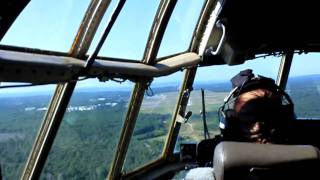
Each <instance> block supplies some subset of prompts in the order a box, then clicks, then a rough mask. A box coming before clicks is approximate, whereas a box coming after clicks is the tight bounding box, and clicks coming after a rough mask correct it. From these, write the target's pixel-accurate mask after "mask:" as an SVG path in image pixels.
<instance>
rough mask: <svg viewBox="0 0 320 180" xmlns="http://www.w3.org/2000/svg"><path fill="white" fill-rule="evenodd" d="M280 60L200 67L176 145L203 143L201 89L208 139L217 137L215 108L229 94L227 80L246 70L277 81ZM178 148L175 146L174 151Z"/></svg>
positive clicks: (266, 59) (271, 58) (228, 81)
mask: <svg viewBox="0 0 320 180" xmlns="http://www.w3.org/2000/svg"><path fill="white" fill-rule="evenodd" d="M279 65H280V58H275V57H267V58H265V59H262V58H259V59H255V60H251V61H247V62H245V63H244V64H242V65H237V66H228V65H219V66H211V67H200V68H198V70H197V74H196V77H195V80H194V85H193V88H194V89H193V91H192V92H191V95H190V98H189V102H188V105H187V109H186V112H188V111H192V116H191V117H190V119H189V121H188V122H187V123H185V124H182V125H181V129H180V132H179V137H178V141H177V142H178V144H177V145H179V143H182V142H190V141H199V140H201V139H204V131H203V129H204V128H203V119H202V114H201V113H200V112H201V111H202V96H201V89H204V95H205V96H204V100H205V110H206V122H207V125H208V129H209V133H210V137H214V135H216V134H218V133H220V130H219V126H218V125H219V120H218V108H219V107H220V106H221V105H222V104H223V99H224V98H225V97H226V96H227V95H228V94H229V92H230V90H231V82H230V79H231V78H232V77H233V76H235V75H236V74H238V73H239V72H240V71H242V70H245V69H252V70H253V73H254V74H256V75H258V74H259V75H263V76H266V77H271V78H273V79H276V77H277V72H278V70H279ZM178 150H179V146H176V151H178Z"/></svg>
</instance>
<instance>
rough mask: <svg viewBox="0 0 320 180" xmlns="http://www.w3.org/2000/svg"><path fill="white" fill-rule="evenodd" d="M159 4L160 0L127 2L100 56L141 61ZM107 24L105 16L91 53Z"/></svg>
mask: <svg viewBox="0 0 320 180" xmlns="http://www.w3.org/2000/svg"><path fill="white" fill-rule="evenodd" d="M159 2H160V1H158V0H139V2H137V1H127V2H126V3H125V5H124V7H123V8H122V10H121V13H120V15H119V16H118V18H117V20H116V22H115V24H114V25H113V27H112V29H111V31H110V34H109V35H108V37H107V39H106V41H105V43H104V45H103V46H102V48H101V50H100V52H99V56H105V57H115V58H123V59H134V60H141V59H142V58H143V53H144V49H145V47H146V43H147V39H148V36H149V32H150V29H151V26H152V22H153V19H154V17H155V14H156V12H157V9H158V5H159ZM111 6H114V5H112V4H111ZM107 22H108V16H105V17H104V18H103V21H102V23H101V27H99V31H98V33H97V37H95V41H94V43H95V44H93V46H92V47H91V48H90V49H91V50H90V52H92V51H93V50H94V48H95V46H96V44H97V42H98V40H99V38H100V36H101V35H99V34H102V32H103V31H104V28H105V27H106V25H107Z"/></svg>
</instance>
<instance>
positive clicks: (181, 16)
mask: <svg viewBox="0 0 320 180" xmlns="http://www.w3.org/2000/svg"><path fill="white" fill-rule="evenodd" d="M159 2H160V1H159V0H128V1H127V2H126V4H125V6H124V8H123V10H122V13H121V14H120V16H119V17H118V19H117V21H116V23H115V24H114V27H113V29H112V30H111V32H110V34H109V36H108V38H107V40H106V42H105V44H104V45H103V47H102V49H101V51H100V53H99V55H100V56H107V57H117V58H125V59H134V60H137V61H139V60H141V59H142V56H143V53H144V49H145V45H146V42H147V38H148V35H149V32H150V29H151V26H152V22H153V19H154V16H155V13H156V11H157V8H158V5H159ZM203 2H204V0H197V1H195V0H194V1H191V0H179V1H178V2H177V5H176V7H175V10H174V12H173V14H172V18H171V19H170V21H169V24H168V27H167V30H166V32H165V35H164V38H163V40H162V43H161V46H160V49H159V53H158V57H163V56H167V55H170V54H174V53H179V52H183V51H185V50H187V49H188V47H189V45H190V40H191V38H192V33H193V30H194V27H195V26H196V22H197V19H198V16H199V13H200V10H201V8H202V4H203ZM89 3H90V0H67V1H65V0H46V1H43V0H32V1H31V2H30V3H29V4H28V6H27V7H26V8H25V9H24V10H23V12H22V13H21V14H20V16H19V17H18V18H17V20H16V21H15V22H14V24H13V25H12V27H11V28H10V29H9V31H8V32H7V34H6V35H5V36H4V38H3V39H2V41H1V42H0V44H5V45H14V46H22V47H31V48H39V49H45V50H53V51H62V52H68V50H69V49H70V47H71V44H72V42H73V39H74V36H75V34H76V33H77V30H78V27H79V26H80V23H81V21H82V18H83V16H84V14H85V11H86V8H87V7H88V5H89ZM116 3H117V1H116V0H113V1H112V2H111V4H110V7H109V8H108V10H107V12H106V14H105V15H104V17H103V19H102V23H101V25H100V26H99V28H98V31H97V33H96V36H95V37H94V39H93V43H92V45H91V46H90V49H89V51H88V53H89V54H90V53H92V52H93V50H94V48H95V46H96V44H97V42H98V40H99V38H100V36H101V34H102V32H103V29H104V28H105V26H106V22H108V19H109V18H110V14H111V12H112V11H113V9H114V7H115V5H116ZM318 58H319V55H316V54H312V53H310V54H308V55H302V56H295V57H294V62H293V64H292V70H291V74H290V76H298V75H306V74H317V73H318V69H319V67H320V66H319V65H320V64H319V63H320V61H316V59H318ZM279 61H280V58H277V57H268V58H260V59H259V60H257V61H247V62H246V63H245V64H243V65H240V66H226V65H223V66H215V67H201V68H199V69H198V71H197V76H196V81H197V82H207V81H226V80H229V79H230V78H231V77H232V76H234V75H235V74H237V73H238V72H239V71H240V70H243V69H247V68H252V69H254V70H255V73H257V74H261V75H264V76H268V77H272V78H276V75H277V72H278V66H279ZM306 62H307V63H306ZM275 67H276V68H275ZM182 78H183V73H182V72H177V73H174V74H172V75H170V76H167V77H161V78H156V79H155V80H154V84H157V83H158V84H161V83H175V82H177V81H181V80H182ZM2 84H5V83H2ZM97 84H98V83H97V80H96V79H94V80H87V81H83V82H80V83H78V85H77V88H81V87H82V88H84V87H91V86H97ZM99 86H103V87H109V88H116V87H119V86H121V87H132V83H130V82H125V83H123V84H121V85H120V84H119V83H113V82H106V83H102V84H101V83H100V84H99ZM37 88H38V89H50V91H53V89H54V86H40V87H32V88H24V89H23V91H26V90H28V91H30V92H32V91H36V89H37ZM19 91H21V90H19V89H13V88H11V89H10V90H6V89H0V95H1V94H4V93H6V92H19Z"/></svg>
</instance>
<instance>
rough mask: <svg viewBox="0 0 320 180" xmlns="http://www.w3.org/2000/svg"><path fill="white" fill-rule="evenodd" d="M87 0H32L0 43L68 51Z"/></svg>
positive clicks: (88, 1)
mask: <svg viewBox="0 0 320 180" xmlns="http://www.w3.org/2000/svg"><path fill="white" fill-rule="evenodd" d="M89 3H90V0H83V1H81V3H80V2H79V1H77V0H70V1H64V0H48V1H42V0H32V1H30V2H29V4H28V5H27V6H26V7H25V8H24V10H23V11H22V12H21V13H20V15H19V16H18V17H17V19H16V20H15V21H14V23H13V24H12V26H11V27H10V28H9V30H8V31H7V33H6V34H5V36H4V37H3V39H2V40H1V45H11V46H20V47H28V48H37V49H43V50H52V51H61V52H67V51H68V50H69V49H70V47H71V45H72V42H73V39H74V37H75V36H76V34H77V30H78V28H79V26H80V23H81V21H82V18H83V16H84V14H85V11H86V9H87V7H88V6H89Z"/></svg>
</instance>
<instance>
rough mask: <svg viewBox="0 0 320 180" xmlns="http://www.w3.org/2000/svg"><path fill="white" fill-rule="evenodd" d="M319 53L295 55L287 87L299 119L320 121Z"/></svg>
mask: <svg viewBox="0 0 320 180" xmlns="http://www.w3.org/2000/svg"><path fill="white" fill-rule="evenodd" d="M319 57H320V54H319V53H309V54H302V55H298V54H295V55H294V57H293V61H292V64H291V70H290V74H289V78H288V83H287V86H286V91H287V92H288V93H289V94H290V96H291V98H292V100H293V102H294V108H295V113H296V116H297V118H298V119H310V120H311V119H312V120H320V107H319V102H320V72H319V66H320V61H319Z"/></svg>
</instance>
